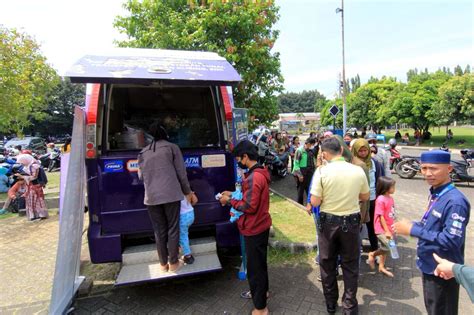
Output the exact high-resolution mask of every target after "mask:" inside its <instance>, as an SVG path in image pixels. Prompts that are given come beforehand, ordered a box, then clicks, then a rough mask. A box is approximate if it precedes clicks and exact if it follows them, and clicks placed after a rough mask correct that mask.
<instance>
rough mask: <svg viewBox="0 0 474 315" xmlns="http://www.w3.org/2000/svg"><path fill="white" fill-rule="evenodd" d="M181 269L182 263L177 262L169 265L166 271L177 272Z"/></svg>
mask: <svg viewBox="0 0 474 315" xmlns="http://www.w3.org/2000/svg"><path fill="white" fill-rule="evenodd" d="M181 267H183V262H181V261H180V260H178V262H177V263H176V264H170V266H169V268H168V271H169V272H177V271H178V270H179V269H181Z"/></svg>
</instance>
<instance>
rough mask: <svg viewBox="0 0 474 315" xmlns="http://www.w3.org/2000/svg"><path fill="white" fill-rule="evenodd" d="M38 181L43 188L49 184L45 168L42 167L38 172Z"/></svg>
mask: <svg viewBox="0 0 474 315" xmlns="http://www.w3.org/2000/svg"><path fill="white" fill-rule="evenodd" d="M37 180H38V184H40V185H41V186H42V187H45V186H46V184H47V183H48V176H46V172H45V171H44V168H43V167H42V166H41V167H40V168H39V170H38V178H37Z"/></svg>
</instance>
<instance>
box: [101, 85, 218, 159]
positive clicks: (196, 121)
mask: <svg viewBox="0 0 474 315" xmlns="http://www.w3.org/2000/svg"><path fill="white" fill-rule="evenodd" d="M156 121H157V122H159V123H160V124H162V125H163V126H164V128H165V129H166V131H167V133H168V135H169V138H170V142H173V143H175V144H177V145H178V146H179V147H180V148H203V147H216V146H218V145H219V134H218V127H217V126H218V123H217V119H216V112H215V107H214V101H213V96H212V93H211V88H210V87H137V86H125V85H123V86H121V85H114V86H113V89H112V94H111V97H110V101H109V115H108V132H107V136H108V139H107V142H108V149H109V150H130V149H141V148H143V147H144V146H146V145H147V144H150V143H151V141H152V140H153V138H152V137H151V136H150V135H149V134H148V130H149V127H150V125H151V124H152V123H154V122H156Z"/></svg>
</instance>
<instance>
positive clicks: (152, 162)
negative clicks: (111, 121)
mask: <svg viewBox="0 0 474 315" xmlns="http://www.w3.org/2000/svg"><path fill="white" fill-rule="evenodd" d="M150 134H151V135H152V136H153V139H154V140H153V141H152V142H151V144H150V145H147V146H146V147H145V148H144V149H143V150H142V151H141V152H140V153H139V155H138V165H139V177H140V178H141V179H142V180H143V182H144V185H145V200H144V203H145V205H146V206H147V209H148V214H149V216H150V220H151V223H152V225H153V231H154V233H155V241H156V247H157V251H158V258H159V260H160V265H161V271H163V272H166V271H170V272H176V271H177V270H178V269H179V268H180V267H181V264H180V262H179V260H178V253H179V251H178V244H179V214H180V205H181V200H182V199H183V195H184V196H185V197H186V199H187V200H188V202H191V198H192V192H191V188H190V186H189V182H188V178H187V176H186V167H185V165H184V160H183V155H182V154H181V151H180V149H179V147H178V146H177V145H175V144H173V143H170V142H168V134H167V133H166V130H165V128H164V127H163V126H161V125H159V124H158V123H153V124H152V125H151V126H150ZM168 257H169V259H168Z"/></svg>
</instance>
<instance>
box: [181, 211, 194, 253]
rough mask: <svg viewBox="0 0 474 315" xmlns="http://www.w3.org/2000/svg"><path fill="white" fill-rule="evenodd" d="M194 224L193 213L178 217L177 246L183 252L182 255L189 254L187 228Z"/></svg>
mask: <svg viewBox="0 0 474 315" xmlns="http://www.w3.org/2000/svg"><path fill="white" fill-rule="evenodd" d="M193 222H194V211H189V212H186V213H182V214H180V215H179V246H181V249H182V250H183V255H185V256H186V255H190V254H191V247H190V246H189V235H188V232H189V227H190V226H191V224H193Z"/></svg>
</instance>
